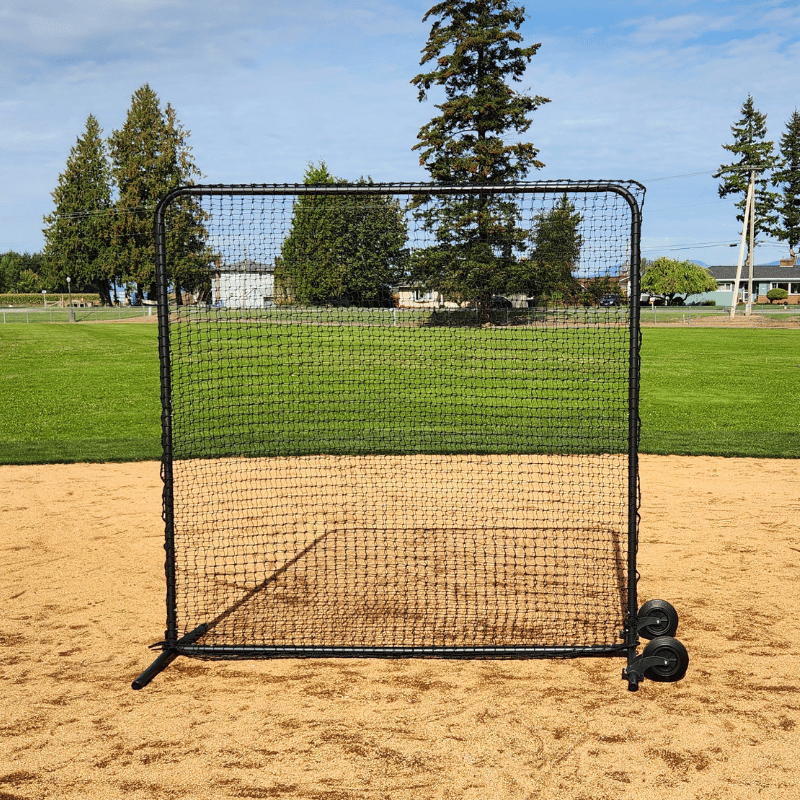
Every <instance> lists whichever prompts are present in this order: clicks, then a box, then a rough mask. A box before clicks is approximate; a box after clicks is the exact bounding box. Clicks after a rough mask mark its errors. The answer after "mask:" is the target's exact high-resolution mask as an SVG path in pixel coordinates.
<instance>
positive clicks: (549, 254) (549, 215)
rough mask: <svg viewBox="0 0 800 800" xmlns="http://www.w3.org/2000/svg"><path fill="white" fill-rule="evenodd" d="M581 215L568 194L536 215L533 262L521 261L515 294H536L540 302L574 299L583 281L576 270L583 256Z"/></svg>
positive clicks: (532, 249) (512, 287)
mask: <svg viewBox="0 0 800 800" xmlns="http://www.w3.org/2000/svg"><path fill="white" fill-rule="evenodd" d="M581 222H582V217H581V215H580V213H579V212H577V211H576V210H575V206H574V204H573V203H571V202H570V200H569V198H568V197H567V195H566V194H564V195H562V196H561V197H560V198H559V199H558V201H557V202H556V204H555V205H554V206H553V208H552V209H550V210H549V211H547V212H544V213H542V214H540V215H539V216H538V217H537V219H536V225H535V227H534V230H533V233H532V236H531V240H532V248H531V255H530V262H529V263H528V262H525V261H522V262H520V267H519V272H518V282H517V283H515V284H512V286H511V289H510V291H511V292H512V293H514V294H526V295H528V296H530V297H535V298H536V299H537V303H538V304H546V302H547V301H548V300H561V301H568V300H575V299H576V298H577V296H578V294H579V292H580V285H579V283H578V281H577V279H576V278H575V276H574V274H573V272H574V270H575V268H576V267H577V266H578V260H579V259H580V254H581V246H582V245H583V237H582V236H581V233H580V225H581Z"/></svg>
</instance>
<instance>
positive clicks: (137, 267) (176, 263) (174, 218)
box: [109, 84, 213, 303]
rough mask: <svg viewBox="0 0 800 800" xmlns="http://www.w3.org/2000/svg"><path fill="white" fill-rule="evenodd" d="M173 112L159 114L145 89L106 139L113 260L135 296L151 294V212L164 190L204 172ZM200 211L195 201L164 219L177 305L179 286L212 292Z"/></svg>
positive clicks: (185, 200)
mask: <svg viewBox="0 0 800 800" xmlns="http://www.w3.org/2000/svg"><path fill="white" fill-rule="evenodd" d="M188 136H189V133H188V131H186V130H185V129H184V128H182V127H181V125H180V123H179V122H178V119H177V116H176V114H175V110H174V109H173V108H172V107H171V106H170V105H169V104H167V106H166V108H165V109H164V110H163V111H162V109H161V106H160V102H159V99H158V96H157V95H156V93H155V92H154V91H153V90H152V89H151V88H150V86H149V85H148V84H145V85H144V86H142V87H141V88H140V89H138V90H137V91H136V92H134V94H133V97H132V98H131V106H130V109H129V110H128V115H127V118H126V120H125V124H124V125H123V126H122V128H121V129H120V130H118V131H114V132H113V133H112V134H111V136H110V137H109V149H110V152H111V164H112V175H113V178H114V181H115V183H116V187H117V190H118V193H119V196H118V199H117V203H116V206H115V213H114V219H113V230H112V233H113V246H114V253H115V259H116V262H117V263H118V264H121V265H124V266H123V268H124V273H123V276H122V277H123V279H124V280H125V281H126V282H134V283H136V285H137V287H138V291H139V294H140V295H141V293H142V291H143V290H144V291H147V292H148V295H149V297H150V298H153V297H154V296H155V291H156V286H155V265H154V245H153V212H154V210H155V207H156V205H157V203H158V201H159V200H160V199H161V198H162V197H164V196H165V195H166V194H167V193H168V192H169V191H171V190H172V189H175V188H177V187H178V186H182V185H191V184H193V183H194V178H195V177H199V176H200V175H201V173H200V170H199V169H198V168H197V167H196V165H195V163H194V161H193V160H192V157H191V148H190V147H189V146H188V144H187V139H188ZM205 219H206V214H205V212H203V211H202V209H201V208H200V207H199V205H198V204H197V202H196V201H195V200H194V199H193V198H189V197H185V196H184V197H181V198H179V199H178V200H177V201H175V202H173V203H172V204H170V206H169V208H168V211H167V216H166V231H167V247H168V252H169V253H170V258H169V262H168V263H169V270H170V274H169V276H168V277H169V279H170V280H171V281H172V282H174V285H175V291H176V296H177V300H178V303H180V302H181V288H183V289H186V290H188V291H197V292H199V293H203V292H205V291H207V290H208V289H209V288H210V272H209V269H208V266H209V263H210V262H211V260H212V259H213V255H212V254H211V253H210V252H209V250H208V248H207V246H206V231H205V228H204V226H203V223H204V221H205Z"/></svg>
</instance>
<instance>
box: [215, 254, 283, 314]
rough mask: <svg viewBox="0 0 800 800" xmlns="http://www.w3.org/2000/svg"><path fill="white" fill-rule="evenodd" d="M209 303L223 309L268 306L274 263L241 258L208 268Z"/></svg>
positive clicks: (271, 294) (273, 286)
mask: <svg viewBox="0 0 800 800" xmlns="http://www.w3.org/2000/svg"><path fill="white" fill-rule="evenodd" d="M211 294H212V303H213V304H214V305H216V306H221V307H224V308H269V307H270V306H272V305H274V296H275V265H274V264H264V263H262V262H260V261H254V260H253V259H251V258H245V259H242V260H241V261H236V262H235V263H233V264H223V263H222V262H217V263H215V264H214V265H213V266H212V268H211Z"/></svg>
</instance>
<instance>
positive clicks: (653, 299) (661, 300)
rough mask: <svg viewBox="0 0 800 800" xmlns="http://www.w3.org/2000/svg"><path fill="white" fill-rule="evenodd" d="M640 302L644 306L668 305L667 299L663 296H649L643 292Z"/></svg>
mask: <svg viewBox="0 0 800 800" xmlns="http://www.w3.org/2000/svg"><path fill="white" fill-rule="evenodd" d="M639 302H640V303H641V304H642V305H645V304H647V305H653V306H665V305H668V304H667V298H666V297H664V295H661V294H647V293H646V292H642V295H641V297H640V298H639Z"/></svg>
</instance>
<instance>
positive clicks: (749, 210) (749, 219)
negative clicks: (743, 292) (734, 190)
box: [730, 170, 756, 319]
mask: <svg viewBox="0 0 800 800" xmlns="http://www.w3.org/2000/svg"><path fill="white" fill-rule="evenodd" d="M755 188H756V173H755V171H754V170H753V171H751V172H750V184H749V186H748V187H747V202H746V203H745V207H744V221H743V222H742V239H741V242H740V243H739V259H738V263H737V266H736V280H735V281H734V282H733V298H732V299H731V314H730V317H731V319H733V318H734V317H735V316H736V303H737V302H738V300H739V279H740V278H741V277H742V263H743V261H744V243H745V241H746V239H747V233H748V223H749V229H750V252H749V253H748V256H747V261H748V264H749V268H750V286H749V289H748V291H749V293H750V294H752V291H753V244H754V241H753V230H754V227H755V226H754V222H755ZM750 294H748V299H749V297H750ZM749 313H750V312H749V310H747V307H745V314H749Z"/></svg>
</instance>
